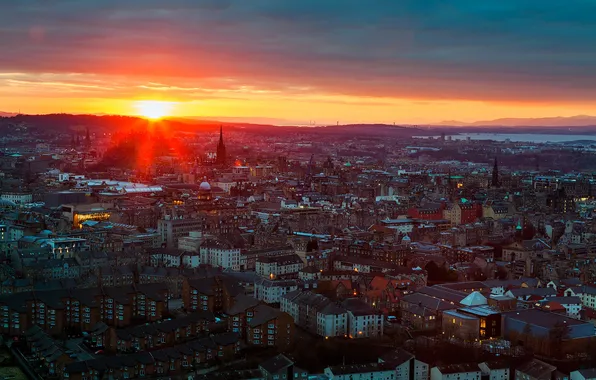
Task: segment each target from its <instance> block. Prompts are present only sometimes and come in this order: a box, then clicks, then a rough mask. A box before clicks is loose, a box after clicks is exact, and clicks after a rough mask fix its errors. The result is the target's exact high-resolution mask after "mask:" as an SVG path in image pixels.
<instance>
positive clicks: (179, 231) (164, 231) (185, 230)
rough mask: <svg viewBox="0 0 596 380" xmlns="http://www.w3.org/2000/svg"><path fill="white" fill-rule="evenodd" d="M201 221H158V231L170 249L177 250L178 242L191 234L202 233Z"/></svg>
mask: <svg viewBox="0 0 596 380" xmlns="http://www.w3.org/2000/svg"><path fill="white" fill-rule="evenodd" d="M202 229H203V221H202V220H201V219H160V220H158V221H157V231H158V233H159V235H160V236H161V240H162V242H163V243H165V244H166V247H168V248H177V247H178V240H179V239H180V238H181V237H186V236H188V235H189V233H190V232H193V231H201V230H202Z"/></svg>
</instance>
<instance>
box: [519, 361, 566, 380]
mask: <svg viewBox="0 0 596 380" xmlns="http://www.w3.org/2000/svg"><path fill="white" fill-rule="evenodd" d="M556 370H557V367H555V366H553V365H550V364H548V363H545V362H543V361H541V360H538V359H532V360H530V361H529V362H527V363H525V364H522V365H521V366H519V367H517V368H516V369H515V380H546V379H548V380H550V379H552V378H553V374H554V373H555V371H556Z"/></svg>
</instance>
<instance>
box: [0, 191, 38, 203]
mask: <svg viewBox="0 0 596 380" xmlns="http://www.w3.org/2000/svg"><path fill="white" fill-rule="evenodd" d="M0 199H2V200H4V201H10V202H14V203H15V204H17V205H24V204H27V203H31V202H33V194H32V193H18V192H7V193H2V194H0Z"/></svg>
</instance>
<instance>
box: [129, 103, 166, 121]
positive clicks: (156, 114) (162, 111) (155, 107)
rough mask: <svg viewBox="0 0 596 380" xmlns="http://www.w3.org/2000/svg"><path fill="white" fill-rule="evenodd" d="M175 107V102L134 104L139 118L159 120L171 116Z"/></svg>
mask: <svg viewBox="0 0 596 380" xmlns="http://www.w3.org/2000/svg"><path fill="white" fill-rule="evenodd" d="M175 105H176V103H175V102H164V101H159V100H139V101H136V102H135V103H134V108H135V109H136V110H137V112H138V115H139V116H143V117H146V118H147V119H153V120H157V119H161V118H163V117H165V116H171V115H172V112H173V109H174V106H175Z"/></svg>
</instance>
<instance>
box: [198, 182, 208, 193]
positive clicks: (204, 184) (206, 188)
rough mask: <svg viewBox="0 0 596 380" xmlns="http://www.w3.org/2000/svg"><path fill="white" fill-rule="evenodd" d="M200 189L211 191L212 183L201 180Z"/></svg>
mask: <svg viewBox="0 0 596 380" xmlns="http://www.w3.org/2000/svg"><path fill="white" fill-rule="evenodd" d="M199 190H201V191H211V185H210V184H209V182H207V181H203V182H201V184H200V185H199Z"/></svg>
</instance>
